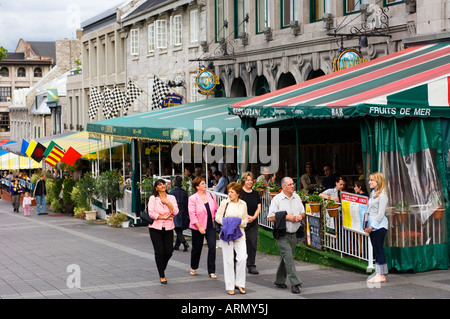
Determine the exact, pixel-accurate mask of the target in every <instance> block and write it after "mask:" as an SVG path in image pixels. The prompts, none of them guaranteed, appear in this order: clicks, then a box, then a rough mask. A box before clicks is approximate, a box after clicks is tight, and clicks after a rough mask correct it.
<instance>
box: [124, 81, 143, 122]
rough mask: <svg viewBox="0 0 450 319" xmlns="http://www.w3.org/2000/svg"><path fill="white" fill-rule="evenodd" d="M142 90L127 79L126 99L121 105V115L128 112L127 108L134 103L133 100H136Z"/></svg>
mask: <svg viewBox="0 0 450 319" xmlns="http://www.w3.org/2000/svg"><path fill="white" fill-rule="evenodd" d="M142 92H143V90H141V89H140V88H138V87H137V85H136V84H134V83H133V82H132V81H131V80H129V81H128V87H127V93H126V101H125V104H124V105H123V115H127V114H128V110H129V108H130V107H131V105H132V104H133V103H134V100H136V99H137V98H138V97H139V95H141V93H142Z"/></svg>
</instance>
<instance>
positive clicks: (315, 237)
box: [306, 215, 322, 250]
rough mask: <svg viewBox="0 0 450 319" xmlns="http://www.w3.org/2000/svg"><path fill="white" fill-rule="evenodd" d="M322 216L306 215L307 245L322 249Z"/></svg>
mask: <svg viewBox="0 0 450 319" xmlns="http://www.w3.org/2000/svg"><path fill="white" fill-rule="evenodd" d="M320 226H321V222H320V217H314V216H312V215H306V246H308V247H311V248H314V249H317V250H322V230H321V227H320Z"/></svg>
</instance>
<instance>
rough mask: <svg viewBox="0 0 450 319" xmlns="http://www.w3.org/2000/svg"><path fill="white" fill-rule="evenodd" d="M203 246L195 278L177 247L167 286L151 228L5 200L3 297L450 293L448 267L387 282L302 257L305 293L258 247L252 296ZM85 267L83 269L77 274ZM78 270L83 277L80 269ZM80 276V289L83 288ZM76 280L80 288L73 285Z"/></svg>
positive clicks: (0, 250)
mask: <svg viewBox="0 0 450 319" xmlns="http://www.w3.org/2000/svg"><path fill="white" fill-rule="evenodd" d="M206 255H207V247H206V246H204V248H203V252H202V260H201V263H200V268H199V269H198V271H197V276H189V261H190V250H189V252H183V251H182V250H179V251H174V254H173V256H172V258H171V260H170V261H169V265H168V268H167V271H166V276H167V280H168V284H167V285H161V284H160V282H159V278H158V272H157V270H156V264H155V261H154V255H153V247H152V245H151V242H150V238H149V233H148V230H147V227H130V228H112V227H109V226H107V225H95V224H90V223H88V222H87V221H85V220H80V219H77V218H73V217H70V216H66V215H61V214H53V213H52V212H51V211H50V212H49V214H48V215H43V216H37V214H36V208H35V207H33V208H32V212H31V217H25V216H23V208H21V209H20V213H13V212H12V206H11V203H10V202H6V201H3V200H0V298H1V299H47V298H48V299H143V298H148V299H182V300H184V301H185V303H183V305H187V302H191V301H195V302H199V299H200V300H203V299H217V300H221V301H224V300H225V301H237V300H241V301H243V300H249V301H251V300H259V301H262V300H272V299H371V298H379V299H410V298H413V299H442V298H443V299H448V298H450V271H449V270H436V271H430V272H426V273H416V274H399V273H395V274H390V275H389V276H388V282H387V283H384V284H382V285H381V286H378V287H377V286H373V285H372V286H370V285H368V284H367V283H366V280H367V277H368V275H365V274H361V273H354V272H349V271H345V270H341V269H334V268H326V267H323V266H320V265H316V264H310V263H305V262H301V261H296V267H297V271H298V273H299V276H300V278H301V279H302V281H303V287H302V288H301V294H299V295H294V294H292V293H291V291H290V285H289V283H288V282H287V284H288V289H280V288H276V287H275V286H274V284H273V281H274V279H275V271H276V268H277V265H278V260H279V256H272V255H265V254H261V253H258V255H257V258H256V264H257V266H258V269H259V272H260V274H259V275H251V274H247V286H246V290H247V294H245V295H241V294H239V293H238V291H237V290H236V295H234V296H229V295H227V293H226V291H225V285H224V282H223V265H222V251H221V249H220V247H218V248H217V258H216V273H217V275H218V279H216V280H214V279H210V278H209V277H208V274H207V271H206ZM78 270H79V272H78ZM77 274H79V277H77V276H76V275H77ZM77 278H79V279H80V281H79V286H80V287H79V288H78V287H77V284H78V282H77ZM74 286H75V287H74Z"/></svg>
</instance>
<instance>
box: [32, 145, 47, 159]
mask: <svg viewBox="0 0 450 319" xmlns="http://www.w3.org/2000/svg"><path fill="white" fill-rule="evenodd" d="M45 150H46V147H45V146H44V145H42V144H41V143H39V142H37V144H36V147H35V148H34V150H33V152H32V153H31V155H30V157H31V158H32V159H34V160H35V161H36V162H38V163H40V162H41V161H42V160H43V159H44V152H45Z"/></svg>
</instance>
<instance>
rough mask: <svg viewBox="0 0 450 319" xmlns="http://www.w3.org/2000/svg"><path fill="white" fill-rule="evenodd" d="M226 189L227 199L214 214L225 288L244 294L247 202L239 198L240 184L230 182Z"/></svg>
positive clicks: (229, 292)
mask: <svg viewBox="0 0 450 319" xmlns="http://www.w3.org/2000/svg"><path fill="white" fill-rule="evenodd" d="M227 191H228V200H223V201H222V202H221V203H220V207H219V209H218V210H217V214H216V221H217V222H218V223H219V224H220V225H222V230H221V232H220V247H222V253H223V273H224V281H225V289H226V290H227V291H228V294H229V295H234V289H235V288H237V289H238V290H239V292H240V293H241V294H245V266H246V261H247V244H246V242H245V230H244V228H245V227H246V226H247V223H248V214H247V204H246V203H245V202H244V201H243V200H240V199H239V196H240V195H241V193H242V185H241V184H239V183H236V182H231V183H230V184H228V186H227ZM235 261H236V271H235Z"/></svg>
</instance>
